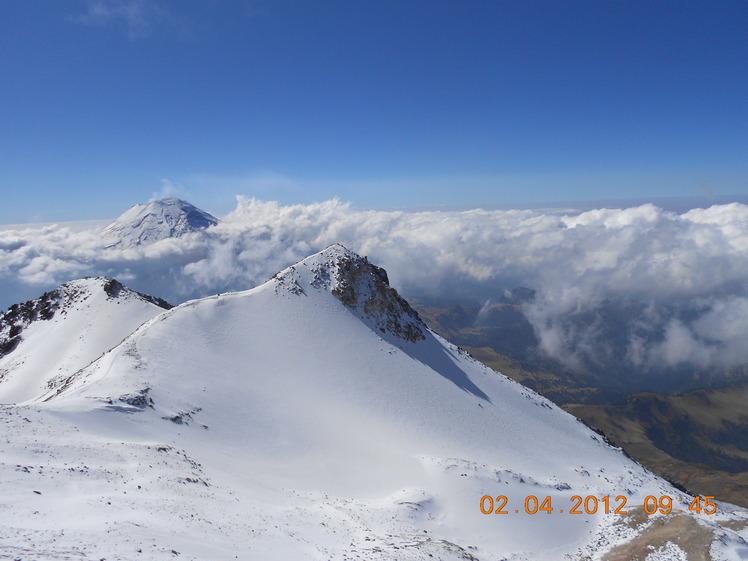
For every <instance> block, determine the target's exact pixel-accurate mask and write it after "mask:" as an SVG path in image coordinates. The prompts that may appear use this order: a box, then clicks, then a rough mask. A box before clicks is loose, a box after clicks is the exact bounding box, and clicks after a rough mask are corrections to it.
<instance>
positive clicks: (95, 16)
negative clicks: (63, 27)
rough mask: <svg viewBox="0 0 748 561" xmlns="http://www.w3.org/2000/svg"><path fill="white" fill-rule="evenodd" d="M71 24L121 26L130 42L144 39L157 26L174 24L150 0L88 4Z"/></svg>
mask: <svg viewBox="0 0 748 561" xmlns="http://www.w3.org/2000/svg"><path fill="white" fill-rule="evenodd" d="M71 20H72V21H73V22H75V23H79V24H82V25H89V26H94V27H119V26H121V27H122V28H123V29H124V31H125V33H126V35H127V37H128V38H130V39H140V38H143V37H147V36H149V35H152V34H153V33H155V31H156V29H157V28H158V27H159V26H162V25H167V26H172V25H173V24H174V23H175V19H174V17H173V16H172V14H171V12H170V11H169V9H168V8H167V7H166V6H164V5H162V4H160V3H157V2H155V1H153V0H88V2H87V3H86V12H85V13H83V14H80V15H78V16H74V17H72V18H71Z"/></svg>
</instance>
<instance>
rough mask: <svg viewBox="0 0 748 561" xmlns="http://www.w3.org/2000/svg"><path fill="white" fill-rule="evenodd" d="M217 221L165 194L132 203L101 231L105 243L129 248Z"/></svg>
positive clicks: (193, 230)
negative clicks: (162, 197) (149, 200)
mask: <svg viewBox="0 0 748 561" xmlns="http://www.w3.org/2000/svg"><path fill="white" fill-rule="evenodd" d="M216 224H218V219H217V218H216V217H215V216H213V215H211V214H209V213H207V212H205V211H204V210H200V209H199V208H197V207H196V206H194V205H192V204H190V203H188V202H187V201H183V200H182V199H178V198H176V197H167V198H166V199H161V200H160V201H152V202H150V203H148V204H145V205H135V206H133V207H132V208H131V209H129V210H128V211H126V212H125V213H124V214H122V215H121V216H120V217H119V218H117V220H115V221H114V222H112V223H111V224H109V225H108V226H106V228H104V229H103V230H102V232H101V236H102V240H103V242H104V245H105V247H109V248H118V249H124V248H131V247H135V246H138V245H144V244H151V243H153V242H157V241H159V240H163V239H166V238H176V237H180V236H183V235H185V234H188V233H190V232H197V231H200V230H204V229H205V228H207V227H208V226H214V225H216Z"/></svg>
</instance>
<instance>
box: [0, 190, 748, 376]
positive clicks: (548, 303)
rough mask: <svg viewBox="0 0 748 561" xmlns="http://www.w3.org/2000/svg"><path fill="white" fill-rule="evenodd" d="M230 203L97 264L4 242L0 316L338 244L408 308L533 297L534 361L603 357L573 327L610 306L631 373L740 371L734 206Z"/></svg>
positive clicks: (739, 240) (167, 290) (84, 241)
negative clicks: (96, 284) (39, 301)
mask: <svg viewBox="0 0 748 561" xmlns="http://www.w3.org/2000/svg"><path fill="white" fill-rule="evenodd" d="M237 199H238V204H237V207H236V209H235V210H234V211H232V212H231V213H229V214H228V215H227V216H225V217H223V219H222V221H221V223H220V224H219V225H217V226H215V227H211V228H209V229H208V230H206V231H203V232H196V233H192V234H189V235H186V236H183V237H181V238H171V239H165V240H162V241H159V242H156V243H154V244H152V245H148V246H140V247H134V248H127V249H116V248H115V249H105V248H104V247H103V242H102V239H101V236H100V235H99V232H98V231H97V230H95V229H94V230H85V231H74V230H73V229H71V228H66V227H63V226H48V227H44V228H34V227H27V228H17V229H4V230H0V288H2V290H0V306H2V307H3V308H6V307H8V306H9V305H11V304H13V303H15V302H20V301H23V300H26V299H29V298H32V297H35V296H38V295H40V294H41V293H42V292H44V291H45V290H48V289H51V288H53V287H55V286H57V285H59V284H60V283H62V282H64V281H67V280H70V279H74V278H79V277H83V276H92V275H107V276H111V277H115V278H117V279H119V280H121V281H122V282H124V283H125V284H127V285H128V286H131V287H132V288H135V289H137V290H141V291H144V292H148V293H151V294H154V295H157V296H161V297H164V298H166V299H167V300H170V301H171V302H172V303H179V302H182V301H185V300H187V299H190V298H196V297H200V296H205V295H209V294H214V293H218V292H226V291H230V290H243V289H247V288H251V287H253V286H256V285H258V284H260V283H262V282H264V281H265V280H267V279H268V278H269V277H271V276H272V275H273V274H274V273H275V272H277V271H279V270H281V269H283V268H285V267H287V266H288V265H291V264H293V263H294V262H296V261H298V260H300V259H302V258H304V257H306V256H307V255H309V254H312V253H314V252H316V251H319V250H321V249H324V248H325V247H327V246H328V245H330V244H332V243H335V242H339V243H342V244H344V245H346V246H347V247H349V248H350V249H352V250H354V251H356V252H357V253H359V254H361V255H367V256H368V257H369V259H370V260H371V261H372V262H373V263H376V264H378V265H380V266H382V267H384V268H385V269H386V270H387V271H388V273H389V276H390V280H391V283H392V284H393V286H395V287H396V288H398V290H400V291H401V292H402V293H403V294H405V295H406V296H408V295H419V296H422V295H430V296H432V297H437V298H438V297H442V298H445V299H446V298H451V297H452V296H454V295H459V296H460V297H461V298H468V299H470V298H472V299H473V300H474V301H475V303H476V305H480V304H481V302H482V301H483V300H485V298H486V297H487V296H486V295H491V294H494V295H500V294H501V293H502V292H503V291H504V290H506V289H512V288H515V287H519V286H523V287H529V288H532V289H535V290H536V296H535V298H534V300H533V301H532V302H530V303H528V304H527V305H525V307H524V312H525V314H526V316H527V318H528V319H529V321H530V322H531V324H532V325H533V327H534V329H535V331H536V334H537V337H538V340H539V346H540V348H541V349H542V351H544V352H545V353H547V354H548V355H550V356H552V357H555V358H558V359H561V360H564V361H566V362H567V363H569V364H572V365H573V364H574V362H575V361H577V360H579V359H580V358H581V357H583V356H585V355H594V354H596V353H598V354H599V353H602V352H607V350H606V349H605V345H607V344H609V342H606V339H605V337H603V336H602V335H601V333H602V331H601V327H600V325H597V324H596V322H595V321H589V319H587V320H585V321H579V319H578V318H580V317H586V318H589V317H593V318H594V317H595V310H598V309H600V307H601V306H606V305H610V303H611V302H612V303H621V304H622V305H624V307H625V309H628V310H636V313H635V315H634V317H627V318H625V321H624V322H622V324H621V333H622V335H623V336H624V338H625V343H624V348H625V359H626V360H627V361H630V362H631V364H633V365H636V366H637V367H640V368H649V367H652V368H654V367H662V366H664V367H672V366H677V365H679V364H690V365H693V366H694V367H698V368H711V367H719V368H732V367H739V366H741V365H746V364H748V345H745V342H744V341H745V333H748V206H746V205H743V204H739V203H733V204H725V205H715V206H712V207H711V208H706V209H695V210H690V211H688V212H685V213H681V214H679V213H674V212H669V211H665V210H662V209H660V208H658V207H656V206H653V205H649V204H647V205H642V206H638V207H634V208H626V209H598V210H592V211H587V212H578V211H573V210H558V209H550V210H470V211H459V212H458V211H424V212H404V211H363V210H356V209H353V208H351V206H350V205H348V204H346V203H342V202H340V201H338V200H330V201H326V202H321V203H315V204H309V205H293V206H282V205H280V204H278V203H276V202H264V201H259V200H256V199H248V198H244V197H241V196H240V197H237ZM585 314H587V315H586V316H585ZM570 318H576V319H570ZM607 329H608V330H610V326H608V327H607ZM608 339H609V337H608ZM619 346H620V345H619Z"/></svg>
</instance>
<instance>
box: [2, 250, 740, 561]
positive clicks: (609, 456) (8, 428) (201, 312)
mask: <svg viewBox="0 0 748 561" xmlns="http://www.w3.org/2000/svg"><path fill="white" fill-rule="evenodd" d="M167 308H169V306H168V305H167V304H166V303H165V302H163V301H160V300H158V299H155V298H151V297H147V296H144V295H141V294H138V293H135V292H132V291H130V290H128V289H127V288H126V287H124V286H122V285H121V284H119V283H117V282H116V281H114V280H111V279H103V278H97V279H87V280H83V281H75V282H72V283H67V284H66V285H63V287H60V289H58V291H55V292H54V294H51V295H45V296H44V297H42V298H40V299H38V300H35V301H32V302H30V303H26V304H23V305H19V306H17V307H14V308H11V311H10V312H9V313H6V314H5V315H4V316H3V318H2V320H0V334H2V339H1V340H0V343H2V345H3V349H4V356H3V357H2V359H0V360H1V361H2V362H0V365H2V368H4V376H3V378H2V379H1V380H0V395H5V396H6V397H5V400H4V401H5V403H6V404H5V405H2V406H0V427H2V428H0V458H2V462H0V497H2V499H1V500H2V503H3V505H4V506H5V507H6V508H3V509H0V555H2V556H5V557H8V558H12V559H36V560H61V559H71V558H92V559H141V558H142V559H174V558H177V557H178V558H179V559H194V560H198V559H200V560H204V559H232V558H238V559H245V560H246V559H258V560H260V559H261V560H273V559H277V560H284V561H285V560H289V559H340V560H342V559H379V560H385V559H392V560H395V559H397V560H400V559H406V560H409V559H423V560H426V559H443V560H458V559H462V560H464V559H473V560H489V559H512V560H517V561H519V560H523V559H524V560H528V561H529V560H533V561H535V560H538V561H542V560H549V561H550V560H553V561H555V560H559V559H578V560H581V559H600V560H603V559H607V560H614V559H635V558H638V559H644V558H645V557H646V556H648V555H654V556H655V557H647V559H650V560H651V559H683V558H686V557H685V556H686V555H688V556H689V558H690V556H692V555H700V554H702V553H703V552H705V551H706V552H707V554H708V555H710V556H711V557H702V558H704V559H707V558H709V559H714V560H717V559H740V558H744V557H745V556H746V555H748V544H747V543H746V541H745V538H746V525H748V511H745V510H742V509H739V508H735V507H732V506H730V505H726V504H719V505H718V504H716V503H713V502H711V500H710V499H694V497H692V496H690V495H689V494H687V493H686V492H684V491H681V490H678V489H676V488H674V487H673V486H672V485H670V484H669V483H668V482H666V481H664V480H662V479H660V478H658V477H656V476H655V475H653V474H652V473H651V472H649V471H648V470H646V469H644V468H643V467H641V466H640V465H638V464H637V463H635V462H634V461H632V460H631V459H629V458H628V457H626V456H625V455H624V454H623V453H622V452H621V451H620V450H619V449H616V448H614V447H612V446H610V445H609V444H607V443H606V442H605V441H604V439H603V438H602V437H601V436H600V435H599V434H597V433H595V432H593V431H591V430H590V429H588V428H587V427H586V426H585V425H584V424H582V423H580V422H579V421H578V420H577V419H576V418H574V417H573V416H571V415H569V414H568V413H566V412H564V411H562V410H561V409H559V408H558V407H556V406H555V405H553V404H552V403H551V402H550V401H548V400H547V399H545V398H543V397H541V396H539V395H538V394H536V393H534V392H533V391H532V390H529V389H527V388H525V387H523V386H522V385H520V384H518V383H516V382H514V381H512V380H510V379H508V378H506V377H505V376H503V375H501V374H498V373H496V372H494V371H492V370H490V369H489V368H487V367H486V366H484V365H482V364H480V363H479V362H477V361H476V360H474V359H473V358H471V357H470V356H469V355H468V354H467V353H465V352H464V351H462V350H461V349H459V348H458V347H456V346H454V345H452V344H450V343H448V342H447V341H445V340H444V339H442V338H441V337H439V336H437V335H435V334H434V332H432V331H431V330H430V329H429V328H428V327H426V325H425V324H424V323H423V322H422V321H421V319H420V317H419V315H418V314H417V313H416V312H415V311H414V310H413V308H412V307H411V306H410V305H409V304H408V302H407V301H406V300H404V299H403V298H402V297H401V296H400V295H399V294H398V293H397V292H396V291H395V290H394V289H393V288H392V287H390V286H389V283H388V278H387V274H386V273H385V272H384V270H383V269H381V268H379V267H377V266H375V265H373V264H372V263H370V262H369V261H368V260H367V259H366V258H362V257H360V256H358V255H356V254H355V253H353V252H351V251H349V250H347V249H346V248H344V247H342V246H340V245H334V246H331V247H329V248H327V249H325V250H324V251H322V252H320V253H317V254H314V255H312V256H310V257H308V258H306V259H304V260H302V261H300V262H299V263H297V264H295V265H293V266H291V267H289V268H287V269H285V270H283V271H281V272H279V273H278V274H277V275H275V276H274V277H273V278H272V279H270V280H269V281H268V282H266V283H265V284H263V285H261V286H258V287H257V288H254V289H252V290H248V291H244V292H236V293H228V294H222V295H217V296H211V297H207V298H202V299H199V300H193V301H190V302H186V303H184V304H182V305H180V306H177V307H175V308H171V309H167ZM19 353H20V354H19ZM14 361H15V362H14ZM3 392H4V393H3ZM670 499H672V500H673V503H672V505H670V503H669V500H670ZM624 503H625V507H624V506H623V505H624ZM653 505H654V507H653ZM668 505H669V507H670V508H671V509H672V512H668V513H667V514H666V513H664V512H663V511H665V510H669V509H668V508H666V507H668ZM689 506H691V507H692V508H691V509H689ZM696 507H698V508H696ZM645 508H646V509H647V510H649V511H650V512H652V514H646V512H645ZM616 509H618V510H619V512H618V513H617V514H616V513H614V511H615V510H616ZM606 511H608V512H606ZM624 511H625V512H624ZM712 511H716V512H712ZM72 513H74V515H71V514H72ZM741 556H742V557H741Z"/></svg>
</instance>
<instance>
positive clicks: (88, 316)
mask: <svg viewBox="0 0 748 561" xmlns="http://www.w3.org/2000/svg"><path fill="white" fill-rule="evenodd" d="M169 308H171V306H170V305H169V304H168V303H167V302H166V301H164V300H162V299H161V298H154V297H153V296H149V295H147V294H142V293H140V292H136V291H134V290H131V289H129V288H127V287H126V286H124V285H123V284H122V283H120V282H119V281H117V280H115V279H111V278H106V277H95V278H86V279H80V280H74V281H70V282H66V283H65V284H63V285H61V286H59V287H58V288H56V289H54V290H50V291H49V292H45V293H44V294H43V295H42V296H40V297H39V298H36V299H34V300H29V301H28V302H24V303H22V304H14V305H13V306H11V307H10V308H9V309H8V311H7V312H5V313H0V403H18V402H22V401H26V400H29V399H34V398H38V397H39V396H40V395H41V394H43V393H45V392H47V391H49V388H50V387H52V386H54V385H55V384H58V383H60V381H61V380H65V379H66V378H68V377H69V376H71V375H72V374H73V373H74V372H76V371H77V370H78V369H80V368H83V367H84V366H86V365H87V364H89V363H90V362H91V361H93V360H94V359H96V358H98V357H99V356H100V355H101V354H102V353H103V352H105V351H107V350H109V349H111V348H112V347H114V346H115V345H118V344H119V343H120V342H121V341H122V339H124V338H125V337H126V336H127V335H129V334H130V333H131V332H132V331H134V330H135V329H136V328H137V327H138V326H139V325H140V324H142V323H143V322H144V321H146V320H147V319H150V318H152V317H154V316H156V315H158V314H160V313H161V312H163V311H164V310H168V309H169Z"/></svg>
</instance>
